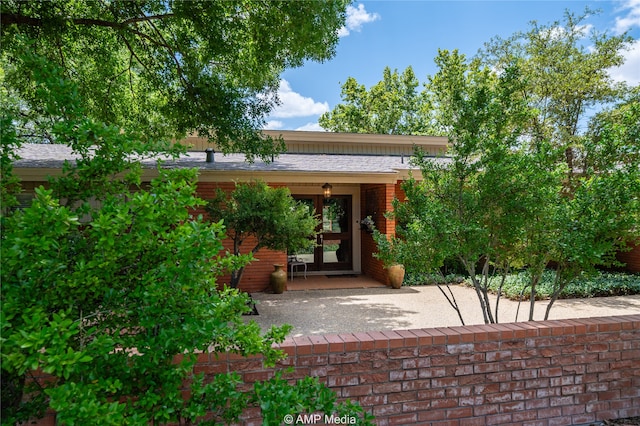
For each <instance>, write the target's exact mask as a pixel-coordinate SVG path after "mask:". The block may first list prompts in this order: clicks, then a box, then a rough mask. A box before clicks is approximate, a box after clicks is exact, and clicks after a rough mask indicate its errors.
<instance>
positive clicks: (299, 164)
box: [14, 144, 447, 173]
mask: <svg viewBox="0 0 640 426" xmlns="http://www.w3.org/2000/svg"><path fill="white" fill-rule="evenodd" d="M18 155H19V156H20V157H21V159H20V160H17V161H16V162H14V167H16V168H61V167H62V165H63V163H64V161H65V160H69V161H73V160H75V159H77V158H79V156H78V155H75V154H73V152H72V151H71V149H70V148H69V147H68V146H66V145H54V144H25V145H23V146H22V147H21V148H20V149H19V150H18ZM205 159H206V153H204V152H189V153H187V154H185V155H182V156H181V157H180V158H178V159H176V160H166V161H165V162H164V163H163V167H166V168H197V169H199V170H201V171H203V172H206V171H207V170H210V171H260V172H269V171H277V172H325V173H397V172H398V171H403V170H404V171H406V170H412V169H415V167H412V166H411V165H410V164H409V158H408V157H403V156H390V155H354V154H281V155H279V156H277V157H275V158H274V161H273V162H270V163H266V162H263V161H255V162H254V163H248V162H247V161H245V157H244V155H243V154H228V155H224V154H222V153H215V155H214V162H212V163H207V162H206V161H205ZM438 161H447V159H446V158H440V159H438ZM142 164H143V166H144V167H147V168H155V167H156V161H155V160H153V159H145V160H142Z"/></svg>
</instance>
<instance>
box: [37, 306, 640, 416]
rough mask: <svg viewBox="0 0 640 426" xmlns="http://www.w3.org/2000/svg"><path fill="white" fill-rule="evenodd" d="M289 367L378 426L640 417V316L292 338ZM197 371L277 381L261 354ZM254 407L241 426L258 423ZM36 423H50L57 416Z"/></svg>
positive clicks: (229, 358)
mask: <svg viewBox="0 0 640 426" xmlns="http://www.w3.org/2000/svg"><path fill="white" fill-rule="evenodd" d="M280 347H281V349H283V350H284V351H285V352H286V353H287V354H288V358H287V359H285V360H284V361H283V362H281V363H280V365H279V367H282V368H287V367H295V370H294V371H293V373H290V374H289V375H288V377H290V378H291V379H298V378H301V377H304V376H316V377H319V378H320V380H321V381H322V382H324V383H327V384H328V386H329V387H330V388H332V389H333V390H334V391H335V392H336V393H337V394H338V396H339V398H341V399H346V398H349V399H351V400H355V401H358V402H359V403H360V405H362V406H363V407H364V408H365V409H366V410H367V411H368V412H371V413H373V414H374V415H375V416H376V424H377V425H410V424H431V425H436V424H443V425H444V424H446V425H451V426H456V425H499V424H508V425H532V426H533V425H541V426H542V425H571V424H582V423H590V422H595V421H598V420H606V419H615V418H626V417H632V416H640V314H639V315H628V316H617V317H603V318H584V319H575V320H556V321H532V322H520V323H509V324H494V325H477V326H462V327H444V328H433V329H419V330H406V331H380V332H378V331H373V332H366V333H364V332H360V333H347V334H339V335H338V334H330V335H317V336H308V337H293V338H289V339H288V340H286V341H285V342H284V343H283V344H281V345H280ZM196 370H197V372H203V373H205V375H214V374H218V373H224V372H230V371H237V372H238V373H240V374H241V375H242V377H243V380H244V381H245V385H244V386H246V387H247V388H248V387H249V386H251V383H253V382H254V381H256V380H266V379H268V378H270V377H272V375H273V371H272V370H271V369H265V368H264V367H263V364H262V359H261V358H260V357H252V358H242V357H240V356H238V355H235V354H216V353H203V354H201V355H200V356H199V363H198V365H197V366H196ZM258 416H259V412H258V411H257V410H256V409H252V410H248V411H247V412H245V413H244V417H243V421H242V424H243V425H260V424H262V422H261V419H260V418H259V417H258ZM38 424H39V425H41V426H44V425H47V426H48V425H53V424H54V422H53V417H52V416H49V417H47V418H45V419H42V420H41V421H40V422H39V423H38Z"/></svg>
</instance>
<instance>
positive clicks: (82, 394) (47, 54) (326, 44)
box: [0, 1, 361, 425]
mask: <svg viewBox="0 0 640 426" xmlns="http://www.w3.org/2000/svg"><path fill="white" fill-rule="evenodd" d="M345 7H346V5H345V3H344V2H322V3H320V2H298V3H296V4H295V5H293V4H291V3H263V2H252V1H248V2H247V1H243V2H208V1H207V2H193V1H190V2H170V3H167V2H157V1H140V2H124V1H123V2H119V1H116V2H106V3H104V2H91V1H86V2H85V1H80V2H77V1H56V2H45V1H37V2H27V1H6V2H2V4H1V5H0V8H1V10H0V12H1V13H0V15H1V20H2V22H1V24H2V25H1V29H0V31H1V35H2V40H1V41H2V43H1V46H2V55H1V57H0V61H1V64H2V69H1V71H2V72H1V73H0V77H1V78H2V97H1V99H0V102H1V103H0V107H1V114H2V117H1V120H2V121H1V123H2V153H1V154H2V158H1V159H2V162H1V163H0V164H1V166H2V182H1V183H2V200H1V201H2V207H3V212H2V213H3V216H2V222H1V225H2V232H1V233H0V238H2V241H1V243H2V244H1V245H0V250H1V253H0V254H1V257H2V259H3V265H2V271H1V272H0V273H1V274H2V276H1V282H2V292H1V297H2V312H1V317H0V319H1V324H0V326H1V334H0V335H1V343H2V353H1V356H2V393H1V394H2V421H3V424H4V423H7V424H13V423H15V422H16V421H26V420H27V419H29V418H32V417H34V416H36V417H37V416H38V415H40V414H42V413H43V412H44V410H45V409H47V408H51V409H53V410H55V411H56V412H57V420H58V421H59V422H61V423H64V424H117V425H120V424H145V425H146V424H150V423H153V424H163V423H168V422H181V423H182V424H194V423H198V424H207V423H214V422H217V423H221V422H222V423H229V422H232V421H237V419H238V415H239V414H240V412H241V411H242V410H243V409H244V408H245V407H251V406H256V407H262V408H263V409H264V410H265V411H266V412H265V415H264V418H265V423H266V424H270V423H273V421H272V420H269V419H270V417H269V416H270V415H271V413H272V410H269V408H268V407H274V406H277V407H279V408H278V410H279V411H278V412H280V411H282V410H297V411H305V410H311V411H314V410H329V411H331V410H332V408H331V407H333V408H334V409H335V410H336V412H340V411H341V410H351V411H354V412H357V411H358V410H360V411H361V409H359V408H357V407H352V406H351V405H350V404H348V403H347V404H341V405H340V407H336V405H337V404H336V403H335V401H336V399H335V395H334V394H333V393H331V392H329V391H328V390H327V389H326V388H325V387H324V386H323V385H320V384H319V383H318V382H317V381H314V380H312V379H308V380H303V381H301V382H300V383H298V384H296V385H295V386H293V387H291V386H289V385H288V384H286V383H284V381H283V380H281V379H279V377H280V376H279V375H278V374H276V375H275V377H274V379H273V380H270V381H267V382H265V383H264V384H262V387H261V384H258V385H256V387H255V388H254V389H253V390H247V389H246V386H243V385H242V384H241V383H240V381H239V378H238V376H237V375H235V374H219V375H214V376H213V377H205V376H204V375H202V374H197V373H196V372H195V371H194V368H193V367H194V364H195V362H196V359H197V352H198V351H207V350H211V348H214V349H213V350H217V351H221V352H225V351H231V352H237V353H239V354H244V355H249V354H262V355H263V357H264V359H265V362H266V363H267V364H270V365H273V363H274V362H275V361H276V360H277V359H279V358H280V357H281V356H282V353H280V352H279V351H277V350H274V349H273V347H272V344H273V343H275V342H279V341H281V340H282V339H283V338H284V335H285V334H286V332H287V330H288V327H286V326H284V327H274V328H272V329H271V330H270V331H268V332H267V333H266V334H262V333H261V332H260V329H259V327H258V326H257V325H256V324H254V323H249V324H247V323H245V321H244V320H243V318H242V317H241V315H242V313H244V312H246V311H247V309H248V308H247V297H246V295H243V294H241V293H239V292H237V291H236V290H224V291H218V290H217V285H216V276H217V275H218V274H219V273H220V272H221V271H222V270H227V269H233V268H238V267H240V266H241V265H244V264H245V263H246V262H247V261H248V260H249V259H248V258H247V257H245V256H239V257H233V256H220V257H216V253H218V252H219V251H220V250H221V248H222V244H221V239H222V238H223V234H224V227H223V226H222V225H221V224H217V223H209V222H204V221H203V220H202V219H201V218H198V217H192V216H191V215H190V212H192V211H193V210H192V209H193V208H195V207H197V206H201V205H202V201H201V200H199V199H198V198H196V197H195V196H194V190H195V189H194V188H195V180H196V173H195V172H194V171H190V170H183V171H172V172H165V171H163V170H162V169H161V168H160V170H159V174H160V178H158V179H156V180H154V181H153V182H152V183H151V185H150V187H149V188H147V189H142V185H141V166H140V163H139V162H138V160H139V159H140V158H145V157H152V158H154V157H157V156H158V155H159V154H169V155H173V154H176V153H177V152H179V151H180V148H179V147H174V148H172V147H171V138H172V137H181V136H183V135H184V134H185V133H186V132H194V131H195V132H198V133H200V134H201V135H204V136H209V137H211V138H212V140H215V141H216V142H217V143H219V144H220V145H221V146H223V147H225V149H228V150H234V151H242V150H244V151H245V152H246V153H247V157H248V158H249V159H251V158H253V157H254V156H263V155H267V153H271V152H274V150H275V151H277V149H278V147H277V146H275V147H274V146H273V144H272V142H271V141H267V140H264V139H262V138H261V137H260V135H259V134H258V133H256V129H257V128H259V127H260V126H259V124H260V123H261V120H262V117H263V116H264V114H265V113H266V112H268V111H269V109H270V108H271V107H272V106H273V104H274V102H276V100H275V98H274V96H273V95H274V94H275V89H276V87H277V84H276V83H277V76H278V74H279V72H280V71H281V70H282V69H283V67H287V66H295V65H299V64H301V63H302V61H303V60H305V59H313V60H322V59H326V58H328V57H330V56H331V55H332V54H333V49H334V47H335V44H336V42H337V35H336V30H337V29H338V28H339V27H340V26H341V25H342V21H343V19H344V8H345ZM32 141H35V142H43V141H44V142H54V143H61V144H66V145H68V146H69V147H70V148H71V149H72V151H73V152H74V153H75V154H77V155H78V159H77V160H76V161H75V162H69V163H66V164H65V166H64V167H63V174H62V176H61V177H59V178H52V179H50V182H49V186H50V188H51V189H47V190H45V189H42V188H40V189H38V190H37V197H36V199H35V201H34V202H33V204H32V206H31V207H29V208H27V209H25V210H24V211H21V212H13V211H11V210H9V209H5V207H8V205H7V204H5V202H9V203H10V202H11V197H12V195H14V193H15V191H16V188H17V187H18V185H17V184H18V182H17V181H16V179H15V178H14V176H13V175H12V173H11V166H12V163H13V161H14V160H15V159H16V158H17V154H16V151H17V148H18V147H19V146H20V145H21V144H22V143H24V142H32ZM145 187H146V186H145ZM62 198H64V199H65V202H64V204H61V202H60V201H59V200H60V199H62ZM89 200H93V202H92V203H91V204H89V202H88V201H89ZM37 371H42V372H45V373H48V374H51V379H50V380H48V381H45V382H42V381H37V380H36V381H34V380H32V377H33V375H34V373H36V372H37ZM185 387H187V389H188V391H189V392H187V393H183V389H184V388H185ZM262 389H268V391H267V392H263V391H262ZM285 395H286V396H287V397H286V398H285V397H284V396H285Z"/></svg>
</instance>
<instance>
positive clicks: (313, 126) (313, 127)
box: [296, 122, 326, 132]
mask: <svg viewBox="0 0 640 426" xmlns="http://www.w3.org/2000/svg"><path fill="white" fill-rule="evenodd" d="M296 130H300V131H302V132H326V130H325V129H323V128H322V127H320V125H319V124H318V122H315V123H307V124H305V125H304V126H300V127H298V128H297V129H296Z"/></svg>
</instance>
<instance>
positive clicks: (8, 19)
mask: <svg viewBox="0 0 640 426" xmlns="http://www.w3.org/2000/svg"><path fill="white" fill-rule="evenodd" d="M174 16H175V14H173V13H166V14H162V15H151V16H144V15H143V16H137V17H135V18H130V19H127V20H125V21H122V22H112V21H105V20H104V19H92V18H73V19H71V20H70V21H71V22H72V23H74V24H76V25H86V26H97V27H111V28H124V27H127V26H128V25H129V24H135V23H138V22H149V21H156V20H162V19H166V18H171V17H174ZM0 24H2V25H3V26H4V25H28V26H32V27H41V26H43V25H44V21H43V19H42V18H33V17H31V16H25V15H20V14H18V13H2V14H1V15H0Z"/></svg>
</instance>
